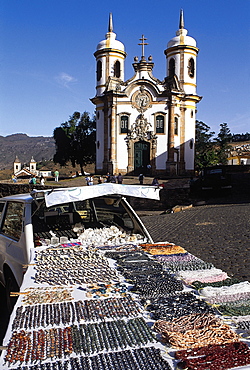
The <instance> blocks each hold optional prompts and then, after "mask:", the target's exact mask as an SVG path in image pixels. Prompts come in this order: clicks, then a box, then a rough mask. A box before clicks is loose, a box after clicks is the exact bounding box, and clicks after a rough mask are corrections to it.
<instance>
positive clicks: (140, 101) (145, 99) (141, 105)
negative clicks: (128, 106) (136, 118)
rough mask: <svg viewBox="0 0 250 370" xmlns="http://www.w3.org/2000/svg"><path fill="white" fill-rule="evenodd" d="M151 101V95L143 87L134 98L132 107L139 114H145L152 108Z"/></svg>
mask: <svg viewBox="0 0 250 370" xmlns="http://www.w3.org/2000/svg"><path fill="white" fill-rule="evenodd" d="M151 101H152V100H151V96H150V94H149V93H148V92H147V91H146V90H144V88H143V87H141V88H140V91H137V92H135V93H134V95H133V97H132V105H133V106H134V107H135V108H136V109H137V110H138V111H139V112H145V110H147V109H148V108H149V107H150V106H151Z"/></svg>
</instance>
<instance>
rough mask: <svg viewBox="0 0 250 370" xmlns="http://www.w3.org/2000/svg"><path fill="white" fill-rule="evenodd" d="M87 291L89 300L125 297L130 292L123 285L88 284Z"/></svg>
mask: <svg viewBox="0 0 250 370" xmlns="http://www.w3.org/2000/svg"><path fill="white" fill-rule="evenodd" d="M86 291H87V293H86V297H88V298H100V297H110V296H112V295H120V296H124V295H125V294H126V293H127V292H128V287H127V285H126V284H123V283H109V284H105V283H99V284H88V285H87V288H86Z"/></svg>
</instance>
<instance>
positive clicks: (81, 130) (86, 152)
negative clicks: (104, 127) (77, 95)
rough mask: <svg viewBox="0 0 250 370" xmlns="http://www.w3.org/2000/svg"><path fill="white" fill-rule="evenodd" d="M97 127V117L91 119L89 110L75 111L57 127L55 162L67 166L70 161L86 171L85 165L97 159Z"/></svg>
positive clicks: (82, 171) (55, 132)
mask: <svg viewBox="0 0 250 370" xmlns="http://www.w3.org/2000/svg"><path fill="white" fill-rule="evenodd" d="M95 127H96V122H95V117H93V119H91V118H90V116H89V113H88V112H84V113H82V114H80V113H79V112H75V113H73V115H72V116H70V118H69V120H68V121H66V122H64V123H62V124H61V126H60V127H56V128H55V130H54V135H53V136H54V139H55V144H56V153H55V155H54V162H55V163H59V164H60V165H61V166H65V165H66V164H67V162H69V161H70V162H71V164H72V166H73V167H75V166H76V165H79V166H80V169H81V173H84V169H83V167H84V166H86V164H87V163H93V162H94V161H95V137H96V128H95Z"/></svg>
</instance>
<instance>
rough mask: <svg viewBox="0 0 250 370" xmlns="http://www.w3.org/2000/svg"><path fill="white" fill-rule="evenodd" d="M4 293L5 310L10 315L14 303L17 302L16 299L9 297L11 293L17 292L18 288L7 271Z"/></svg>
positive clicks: (13, 278) (10, 273)
mask: <svg viewBox="0 0 250 370" xmlns="http://www.w3.org/2000/svg"><path fill="white" fill-rule="evenodd" d="M5 292H6V308H7V311H8V313H11V312H12V310H13V307H14V306H15V303H16V301H17V298H18V297H17V296H16V297H11V295H10V293H11V292H19V286H18V284H17V282H16V279H15V277H14V275H13V274H12V272H10V271H8V272H7V273H6V275H5Z"/></svg>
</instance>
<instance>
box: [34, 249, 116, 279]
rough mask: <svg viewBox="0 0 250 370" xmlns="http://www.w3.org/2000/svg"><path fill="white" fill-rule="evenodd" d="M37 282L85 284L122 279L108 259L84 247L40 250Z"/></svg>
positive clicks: (38, 253) (36, 275)
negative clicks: (110, 265)
mask: <svg viewBox="0 0 250 370" xmlns="http://www.w3.org/2000/svg"><path fill="white" fill-rule="evenodd" d="M36 261H37V263H36V265H35V269H36V274H35V282H36V283H40V284H43V283H46V284H49V285H77V284H79V285H82V284H86V283H98V282H100V281H101V282H110V281H118V280H119V277H118V272H117V270H116V269H114V268H111V267H109V264H108V260H107V259H106V258H104V257H103V256H101V255H100V254H98V253H96V252H94V251H90V250H88V251H86V250H85V249H83V248H68V249H66V248H48V249H45V250H42V251H39V252H37V253H36Z"/></svg>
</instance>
